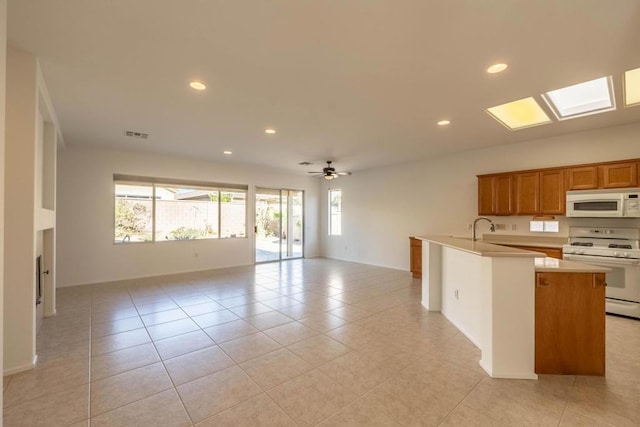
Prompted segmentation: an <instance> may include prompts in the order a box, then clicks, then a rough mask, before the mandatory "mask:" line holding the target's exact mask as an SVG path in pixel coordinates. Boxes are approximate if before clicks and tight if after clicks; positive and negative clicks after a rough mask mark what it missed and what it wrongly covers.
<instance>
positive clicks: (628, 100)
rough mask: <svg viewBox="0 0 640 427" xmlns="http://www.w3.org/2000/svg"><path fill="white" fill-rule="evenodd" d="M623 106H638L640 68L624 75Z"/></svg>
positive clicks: (639, 97)
mask: <svg viewBox="0 0 640 427" xmlns="http://www.w3.org/2000/svg"><path fill="white" fill-rule="evenodd" d="M624 105H625V106H627V107H632V106H634V105H640V68H636V69H634V70H629V71H626V72H625V73H624Z"/></svg>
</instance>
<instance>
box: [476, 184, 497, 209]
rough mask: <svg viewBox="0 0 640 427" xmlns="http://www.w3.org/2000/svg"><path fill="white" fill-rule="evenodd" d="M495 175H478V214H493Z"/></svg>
mask: <svg viewBox="0 0 640 427" xmlns="http://www.w3.org/2000/svg"><path fill="white" fill-rule="evenodd" d="M494 182H495V177H493V176H489V177H487V176H483V177H478V215H493V214H494V213H495V207H494V206H495V205H494V199H495V196H494Z"/></svg>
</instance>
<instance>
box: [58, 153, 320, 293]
mask: <svg viewBox="0 0 640 427" xmlns="http://www.w3.org/2000/svg"><path fill="white" fill-rule="evenodd" d="M145 143H147V144H150V143H152V142H145ZM114 174H125V175H137V176H147V177H160V178H174V179H185V180H196V181H208V182H218V183H230V184H246V185H248V186H249V194H248V196H247V234H248V236H249V237H248V238H244V239H220V240H218V239H212V240H189V241H170V242H158V243H138V244H128V245H123V244H114V243H113V233H114V229H113V221H114V218H113V215H114V199H113V198H114V192H113V175H114ZM256 186H260V187H273V188H288V189H295V190H304V191H305V220H306V225H305V228H304V229H305V236H304V241H305V256H306V257H314V256H317V255H318V254H319V238H318V230H319V225H318V212H319V210H318V205H319V201H318V194H319V189H320V184H319V183H318V180H317V179H314V178H310V177H307V176H301V175H294V174H289V173H283V172H278V171H273V170H268V169H260V168H257V167H253V166H239V165H233V164H214V163H211V162H205V161H199V160H193V159H186V158H176V157H171V156H162V155H151V154H144V153H137V152H128V151H127V152H125V151H110V150H109V151H107V150H100V149H95V148H84V147H77V146H69V147H68V148H67V149H65V150H62V151H61V152H59V153H58V185H57V191H58V198H57V203H56V208H57V215H56V216H57V225H56V231H57V276H56V279H57V283H58V286H71V285H79V284H87V283H97V282H105V281H114V280H122V279H128V278H135V277H146V276H156V275H162V274H169V273H177V272H185V271H197V270H207V269H212V268H220V267H228V266H238V265H250V264H253V262H254V253H253V247H254V241H253V232H252V230H253V225H254V215H255V212H254V208H253V206H254V202H253V201H254V197H255V193H254V191H255V187H256ZM196 253H197V254H198V256H197V257H196V256H195V254H196Z"/></svg>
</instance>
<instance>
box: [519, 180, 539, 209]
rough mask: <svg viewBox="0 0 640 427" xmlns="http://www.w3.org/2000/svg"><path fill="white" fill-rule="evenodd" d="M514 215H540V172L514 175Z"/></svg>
mask: <svg viewBox="0 0 640 427" xmlns="http://www.w3.org/2000/svg"><path fill="white" fill-rule="evenodd" d="M514 178H515V188H516V192H515V205H516V209H515V210H516V212H515V214H516V215H536V214H538V213H540V172H525V173H516V174H514Z"/></svg>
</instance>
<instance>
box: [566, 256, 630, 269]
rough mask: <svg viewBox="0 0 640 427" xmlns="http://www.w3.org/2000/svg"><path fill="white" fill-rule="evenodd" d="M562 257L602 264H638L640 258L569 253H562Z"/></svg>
mask: <svg viewBox="0 0 640 427" xmlns="http://www.w3.org/2000/svg"><path fill="white" fill-rule="evenodd" d="M563 258H564V259H566V260H569V261H581V262H585V263H587V264H588V263H593V264H599V265H603V266H605V267H606V266H607V265H640V260H638V259H635V258H634V259H629V258H613V257H610V258H605V257H601V256H590V255H570V254H563Z"/></svg>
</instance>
